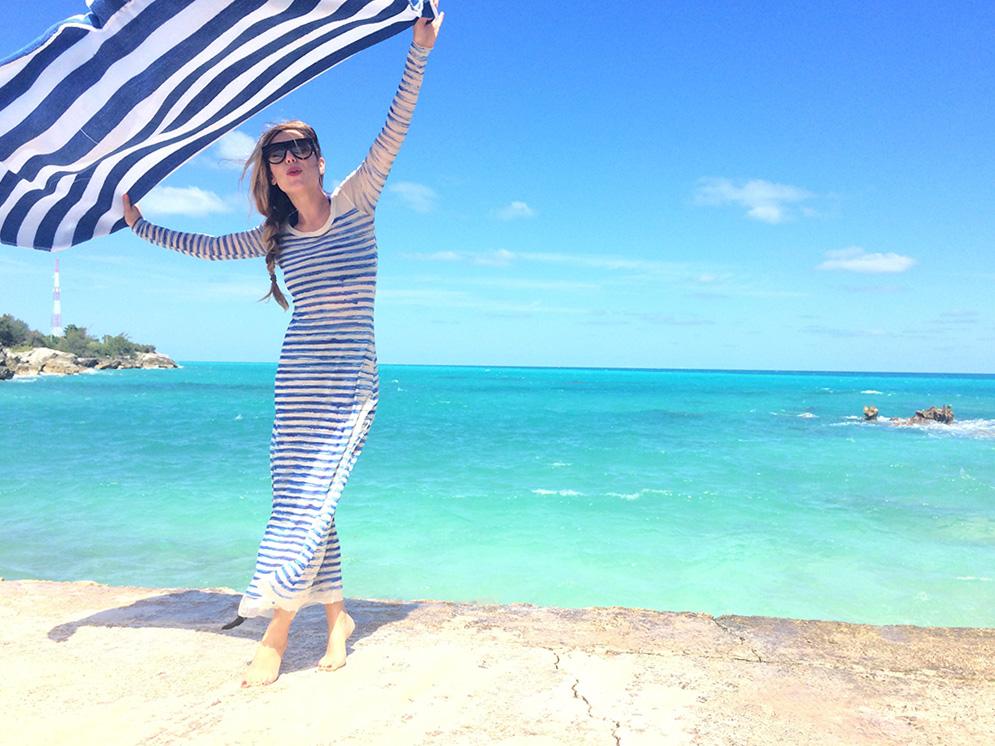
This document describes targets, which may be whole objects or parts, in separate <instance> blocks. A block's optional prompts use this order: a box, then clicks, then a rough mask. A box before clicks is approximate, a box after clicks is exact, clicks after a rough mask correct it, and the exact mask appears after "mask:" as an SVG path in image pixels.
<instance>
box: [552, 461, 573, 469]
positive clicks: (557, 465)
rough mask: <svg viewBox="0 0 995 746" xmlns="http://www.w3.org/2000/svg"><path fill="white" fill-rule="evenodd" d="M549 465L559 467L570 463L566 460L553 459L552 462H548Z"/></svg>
mask: <svg viewBox="0 0 995 746" xmlns="http://www.w3.org/2000/svg"><path fill="white" fill-rule="evenodd" d="M550 466H552V467H554V468H557V469H559V468H560V467H563V466H570V464H568V463H567V462H566V461H554V462H553V463H551V464H550Z"/></svg>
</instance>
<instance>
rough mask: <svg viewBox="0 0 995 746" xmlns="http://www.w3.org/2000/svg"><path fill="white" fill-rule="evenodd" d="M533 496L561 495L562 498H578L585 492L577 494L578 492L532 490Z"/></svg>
mask: <svg viewBox="0 0 995 746" xmlns="http://www.w3.org/2000/svg"><path fill="white" fill-rule="evenodd" d="M532 494H533V495H559V496H560V497H576V496H578V495H583V494H584V493H583V492H577V490H544V489H535V490H532Z"/></svg>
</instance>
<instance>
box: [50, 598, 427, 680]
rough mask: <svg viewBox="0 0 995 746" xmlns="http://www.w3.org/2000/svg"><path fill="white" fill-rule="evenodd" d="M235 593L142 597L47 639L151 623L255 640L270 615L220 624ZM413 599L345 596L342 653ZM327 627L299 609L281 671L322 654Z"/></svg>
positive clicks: (316, 609) (313, 609)
mask: <svg viewBox="0 0 995 746" xmlns="http://www.w3.org/2000/svg"><path fill="white" fill-rule="evenodd" d="M239 600H240V596H237V595H233V594H231V593H224V592H221V591H207V590H184V591H174V592H171V593H162V594H157V595H154V596H149V597H148V598H143V599H140V600H138V601H135V602H134V603H131V604H128V605H127V606H120V607H117V608H112V609H106V610H104V611H98V612H96V613H95V614H91V615H89V616H87V617H84V618H83V619H78V620H76V621H73V622H66V623H65V624H60V625H58V626H56V627H53V628H52V629H51V630H49V632H48V638H49V639H50V640H52V641H54V642H66V641H67V640H68V639H69V638H70V637H72V636H73V635H74V634H75V633H76V630H78V629H80V628H81V627H132V628H141V627H156V628H161V629H191V630H197V631H199V632H213V633H215V634H219V635H225V636H228V637H241V638H245V639H248V640H259V639H260V638H261V637H262V636H263V632H264V631H265V629H266V625H267V624H269V619H268V618H265V617H253V618H250V619H246V620H245V622H244V623H242V624H239V625H238V626H237V627H234V628H231V629H223V627H224V626H225V625H226V623H228V622H229V621H230V620H232V619H234V618H235V616H236V614H237V612H238V602H239ZM418 607H419V604H417V603H403V602H397V601H371V600H360V599H346V610H347V611H348V612H349V614H350V615H351V616H352V618H353V619H355V620H356V631H355V632H353V634H352V637H350V638H349V641H348V643H347V645H346V653H347V654H349V653H351V652H352V648H353V646H354V645H355V644H356V643H357V642H358V641H359V640H362V639H363V638H364V637H367V636H369V635H372V634H373V633H374V632H376V631H377V630H378V629H379V628H380V627H382V626H384V625H386V624H390V623H392V622H397V621H400V620H402V619H404V618H405V617H406V616H407V615H408V614H410V613H411V612H412V611H414V610H415V609H417V608H418ZM327 635H328V626H327V622H326V621H325V610H324V607H323V606H321V605H320V604H318V605H314V606H307V607H305V608H303V609H301V610H300V612H298V614H297V616H296V617H295V618H294V623H293V626H292V627H291V629H290V642H289V645H288V647H287V653H286V655H284V658H283V665H282V666H281V669H280V670H281V671H282V672H283V673H288V672H290V671H297V670H301V669H305V668H311V667H313V666H314V665H315V664H316V662H317V660H318V659H319V658H320V657H321V656H322V655H323V654H324V651H325V645H326V642H327Z"/></svg>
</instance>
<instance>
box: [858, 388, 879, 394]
mask: <svg viewBox="0 0 995 746" xmlns="http://www.w3.org/2000/svg"><path fill="white" fill-rule="evenodd" d="M860 393H861V394H881V393H884V392H882V391H878V390H877V389H865V390H863V391H861V392H860Z"/></svg>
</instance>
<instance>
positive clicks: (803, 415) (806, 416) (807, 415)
mask: <svg viewBox="0 0 995 746" xmlns="http://www.w3.org/2000/svg"><path fill="white" fill-rule="evenodd" d="M798 416H799V417H801V418H802V419H803V420H814V419H816V418H817V417H818V416H819V415H817V414H812V413H811V412H802V413H801V414H800V415H798Z"/></svg>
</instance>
